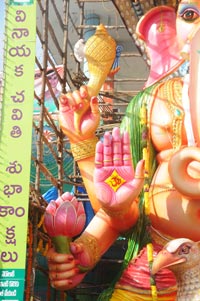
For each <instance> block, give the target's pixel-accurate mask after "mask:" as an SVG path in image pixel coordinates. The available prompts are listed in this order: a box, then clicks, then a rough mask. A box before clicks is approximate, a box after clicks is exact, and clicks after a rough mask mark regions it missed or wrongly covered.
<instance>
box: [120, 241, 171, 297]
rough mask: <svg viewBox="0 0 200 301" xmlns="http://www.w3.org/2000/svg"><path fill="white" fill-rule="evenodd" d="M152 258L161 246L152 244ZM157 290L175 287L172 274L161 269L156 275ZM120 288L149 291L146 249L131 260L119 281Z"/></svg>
mask: <svg viewBox="0 0 200 301" xmlns="http://www.w3.org/2000/svg"><path fill="white" fill-rule="evenodd" d="M153 246H154V254H153V255H154V257H155V256H156V254H157V253H158V252H159V251H160V250H161V249H162V246H159V245H156V244H154V245H153ZM155 279H156V287H157V290H158V291H160V290H164V289H168V288H170V287H173V286H175V285H176V279H175V277H174V275H173V273H172V272H171V271H169V270H167V269H163V270H161V271H160V272H158V273H157V274H156V278H155ZM118 284H119V285H120V286H127V285H128V286H132V287H133V288H137V289H143V290H150V289H151V288H150V271H149V264H148V260H147V248H146V247H145V248H143V249H142V251H141V252H140V254H139V255H138V256H137V257H136V258H135V260H132V261H131V262H130V263H129V265H128V267H127V269H126V270H125V271H124V272H123V274H122V276H121V278H120V280H119V281H118Z"/></svg>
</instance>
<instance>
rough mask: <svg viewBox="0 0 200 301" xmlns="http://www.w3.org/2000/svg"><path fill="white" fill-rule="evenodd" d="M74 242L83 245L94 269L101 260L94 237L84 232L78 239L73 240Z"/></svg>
mask: <svg viewBox="0 0 200 301" xmlns="http://www.w3.org/2000/svg"><path fill="white" fill-rule="evenodd" d="M75 242H76V243H82V244H83V245H84V247H85V248H86V249H87V252H88V253H89V256H90V259H91V261H92V263H91V265H92V267H94V266H95V265H96V263H97V262H98V261H99V259H100V258H101V254H100V250H99V244H98V241H97V239H96V237H94V236H93V235H91V234H89V233H87V232H84V233H83V234H82V235H81V236H80V237H79V238H77V239H76V240H75Z"/></svg>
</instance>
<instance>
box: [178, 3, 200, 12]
mask: <svg viewBox="0 0 200 301" xmlns="http://www.w3.org/2000/svg"><path fill="white" fill-rule="evenodd" d="M187 9H191V10H193V11H195V12H197V13H199V14H200V9H199V8H197V6H196V5H194V4H180V9H178V14H179V15H182V14H183V13H184V12H185V11H186V10H187Z"/></svg>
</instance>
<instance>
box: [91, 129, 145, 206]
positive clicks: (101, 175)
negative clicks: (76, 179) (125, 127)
mask: <svg viewBox="0 0 200 301" xmlns="http://www.w3.org/2000/svg"><path fill="white" fill-rule="evenodd" d="M143 166H144V162H143V161H140V162H139V163H138V164H137V167H136V172H134V168H133V165H132V158H131V152H130V140H129V136H128V133H127V132H125V133H123V135H122V136H121V135H120V131H119V129H118V128H114V129H113V132H112V135H110V134H109V133H108V132H107V133H105V135H104V140H103V142H101V141H100V142H98V144H97V147H96V155H95V172H94V185H95V193H96V195H97V198H98V201H99V202H100V204H101V206H102V207H103V208H105V209H107V210H109V211H113V212H114V211H119V210H120V211H121V210H122V211H123V210H124V209H127V208H128V207H129V206H130V205H131V203H132V202H133V201H134V200H135V199H136V198H137V196H138V195H139V193H140V191H141V189H142V187H143V181H144V167H143Z"/></svg>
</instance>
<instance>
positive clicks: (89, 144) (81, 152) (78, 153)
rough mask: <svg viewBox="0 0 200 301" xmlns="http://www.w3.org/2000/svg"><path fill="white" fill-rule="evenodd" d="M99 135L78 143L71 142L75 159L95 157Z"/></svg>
mask: <svg viewBox="0 0 200 301" xmlns="http://www.w3.org/2000/svg"><path fill="white" fill-rule="evenodd" d="M97 142H98V138H97V137H93V138H90V139H87V140H83V141H80V142H77V143H71V151H72V154H73V157H74V160H75V161H79V160H82V159H86V158H89V157H93V156H94V155H95V149H96V144H97Z"/></svg>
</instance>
